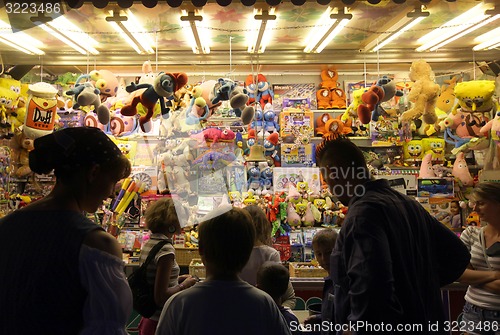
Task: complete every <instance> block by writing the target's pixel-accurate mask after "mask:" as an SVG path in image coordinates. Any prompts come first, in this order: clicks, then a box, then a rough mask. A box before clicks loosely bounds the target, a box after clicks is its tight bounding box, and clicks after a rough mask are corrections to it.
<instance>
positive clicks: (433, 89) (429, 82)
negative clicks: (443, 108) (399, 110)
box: [401, 59, 440, 124]
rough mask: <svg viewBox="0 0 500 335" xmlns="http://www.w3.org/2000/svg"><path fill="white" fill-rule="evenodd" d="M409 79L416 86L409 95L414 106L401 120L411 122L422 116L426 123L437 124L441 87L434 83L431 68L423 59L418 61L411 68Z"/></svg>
mask: <svg viewBox="0 0 500 335" xmlns="http://www.w3.org/2000/svg"><path fill="white" fill-rule="evenodd" d="M409 77H410V80H411V81H413V82H414V84H413V85H412V87H411V91H410V93H409V94H408V100H409V101H411V102H413V103H414V104H413V107H412V108H411V109H409V110H407V111H406V112H404V113H403V114H402V115H401V118H402V119H403V120H405V121H410V120H415V119H417V118H419V117H420V116H422V119H423V121H424V122H425V123H427V124H435V123H436V122H437V120H438V118H437V115H436V110H435V109H436V100H437V98H438V96H439V90H440V87H439V85H438V84H436V83H435V82H434V72H432V69H431V66H430V65H429V64H428V63H427V62H426V61H425V60H423V59H419V60H416V61H414V62H413V63H412V64H411V66H410V74H409Z"/></svg>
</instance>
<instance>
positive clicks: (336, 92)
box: [330, 87, 346, 109]
mask: <svg viewBox="0 0 500 335" xmlns="http://www.w3.org/2000/svg"><path fill="white" fill-rule="evenodd" d="M345 107H346V102H345V92H344V90H343V89H341V88H339V87H336V88H334V89H332V90H330V108H337V109H343V108H345Z"/></svg>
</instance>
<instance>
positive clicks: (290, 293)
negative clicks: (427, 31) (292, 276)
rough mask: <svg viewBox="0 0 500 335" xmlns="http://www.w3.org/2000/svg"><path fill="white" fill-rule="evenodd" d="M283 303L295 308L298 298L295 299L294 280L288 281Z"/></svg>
mask: <svg viewBox="0 0 500 335" xmlns="http://www.w3.org/2000/svg"><path fill="white" fill-rule="evenodd" d="M281 299H282V303H281V304H282V305H283V306H285V307H288V308H290V309H294V308H295V304H296V299H295V290H294V289H293V286H292V282H291V281H288V287H287V289H286V292H285V294H283V297H282V298H281Z"/></svg>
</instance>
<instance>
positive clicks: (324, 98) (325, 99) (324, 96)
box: [316, 87, 330, 109]
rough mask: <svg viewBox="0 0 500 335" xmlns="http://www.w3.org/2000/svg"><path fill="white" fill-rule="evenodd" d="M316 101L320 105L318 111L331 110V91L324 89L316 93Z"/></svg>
mask: <svg viewBox="0 0 500 335" xmlns="http://www.w3.org/2000/svg"><path fill="white" fill-rule="evenodd" d="M316 101H317V104H318V109H329V108H330V90H329V89H328V88H325V87H322V88H320V89H319V90H317V91H316Z"/></svg>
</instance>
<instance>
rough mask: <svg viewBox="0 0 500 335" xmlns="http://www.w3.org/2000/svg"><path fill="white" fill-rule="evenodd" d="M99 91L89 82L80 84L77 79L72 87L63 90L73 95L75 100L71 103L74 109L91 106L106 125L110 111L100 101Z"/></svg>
mask: <svg viewBox="0 0 500 335" xmlns="http://www.w3.org/2000/svg"><path fill="white" fill-rule="evenodd" d="M99 93H100V91H99V89H97V88H95V87H94V85H93V84H92V83H91V82H85V83H83V84H80V83H79V82H78V81H77V84H75V86H74V87H73V88H72V89H70V90H68V91H66V92H65V94H66V95H73V96H74V99H75V102H76V103H75V104H74V105H73V108H74V109H80V107H85V106H93V107H94V112H95V113H96V114H97V118H98V119H99V122H100V123H101V124H104V125H106V124H108V123H109V119H110V113H109V109H108V107H107V106H106V105H105V104H103V103H101V97H100V95H99Z"/></svg>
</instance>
